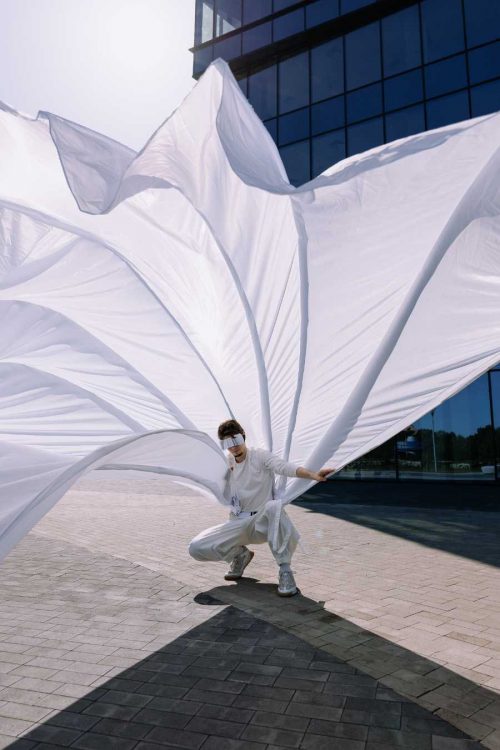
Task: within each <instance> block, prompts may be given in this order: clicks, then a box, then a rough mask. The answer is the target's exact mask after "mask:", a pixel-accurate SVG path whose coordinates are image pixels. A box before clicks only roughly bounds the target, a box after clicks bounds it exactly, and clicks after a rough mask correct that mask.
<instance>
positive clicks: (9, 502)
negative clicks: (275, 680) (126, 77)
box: [0, 60, 500, 556]
mask: <svg viewBox="0 0 500 750" xmlns="http://www.w3.org/2000/svg"><path fill="white" fill-rule="evenodd" d="M499 149H500V115H489V116H487V117H482V118H478V119H475V120H469V121H467V122H465V123H457V124H454V125H451V126H448V127H445V128H441V129H439V130H437V131H432V132H427V133H423V134H419V135H415V136H411V137H409V138H406V139H402V140H400V141H396V142H395V143H390V144H386V145H383V146H380V147H378V148H375V149H372V150H371V151H369V152H367V153H365V154H360V155H356V156H352V157H350V158H348V159H346V160H344V161H343V162H340V163H339V164H336V165H334V166H333V167H331V168H330V169H328V170H326V172H325V173H324V174H323V175H321V176H319V177H318V178H316V179H315V180H313V181H312V182H309V183H307V184H305V185H303V186H301V187H300V188H297V189H296V188H293V187H292V186H291V185H290V184H289V183H288V181H287V179H286V174H285V171H284V168H283V164H282V162H281V160H280V157H279V153H278V151H277V149H276V147H275V145H274V143H273V141H272V139H271V138H270V136H269V134H268V132H267V130H266V128H265V127H264V126H263V124H262V123H261V122H260V120H259V119H258V117H257V116H256V114H255V112H254V111H253V110H252V108H251V106H250V105H249V103H248V102H247V100H246V99H245V97H244V96H243V94H242V93H241V91H240V89H239V87H238V85H237V83H236V82H235V81H234V79H233V77H232V75H231V73H230V70H229V68H228V67H227V65H226V64H225V63H223V62H222V61H220V60H219V61H216V62H215V63H214V64H213V65H211V66H210V68H209V69H208V70H207V72H206V73H205V74H204V75H203V76H202V78H201V79H200V81H199V82H198V84H197V85H196V86H195V88H194V89H193V90H192V92H191V93H190V94H189V96H188V97H187V98H186V99H185V100H184V102H183V103H182V105H181V106H180V107H179V108H178V109H177V110H176V111H175V112H174V113H173V114H172V116H171V117H170V118H169V119H168V120H167V121H166V122H165V123H164V124H163V125H162V126H161V127H160V128H159V129H158V131H157V132H156V133H155V134H154V135H153V136H152V137H151V139H150V141H149V142H148V143H147V144H146V146H145V147H144V149H143V150H142V151H141V152H140V153H139V154H134V153H133V152H131V151H130V149H127V148H126V147H124V146H122V145H121V144H118V143H116V142H114V141H112V140H111V139H109V138H106V137H105V136H102V135H100V134H98V133H93V132H92V131H89V130H88V129H86V128H84V127H82V126H80V125H77V124H75V123H71V122H67V121H65V120H63V119H61V118H59V117H56V116H55V115H50V114H46V113H41V114H40V115H39V116H38V118H37V119H35V120H31V119H29V118H25V117H22V116H20V115H18V114H16V113H15V112H13V111H12V110H10V109H9V108H7V107H0V153H1V163H2V169H1V170H0V320H1V323H2V325H1V328H0V416H1V419H0V442H1V445H2V453H1V456H0V556H1V555H5V554H6V553H7V552H8V550H9V549H10V548H11V547H12V545H13V544H14V543H15V542H16V541H17V540H18V539H20V538H21V536H22V535H23V534H24V533H26V532H27V531H28V530H29V528H31V526H32V525H33V524H34V523H36V521H37V520H38V519H39V518H41V516H42V515H43V513H45V512H47V510H48V509H49V508H50V507H52V506H53V504H54V503H55V502H56V501H57V499H58V498H59V497H61V496H62V494H63V493H64V492H65V491H66V490H67V488H68V487H69V486H71V484H72V482H74V481H76V479H77V478H78V477H79V476H81V474H82V473H83V472H85V471H88V470H90V469H91V468H94V467H95V466H102V467H104V466H106V465H107V466H113V467H117V466H118V467H120V468H121V469H122V470H123V471H126V470H127V468H129V469H130V468H133V469H134V470H136V469H139V470H142V471H154V472H159V473H165V474H168V475H169V476H172V477H174V478H175V477H181V478H182V481H188V482H191V483H193V484H194V485H195V486H197V487H198V488H200V490H201V491H203V492H205V493H209V494H210V495H212V496H214V497H216V498H217V499H218V500H220V501H221V502H230V495H231V493H230V492H229V499H228V492H227V488H226V487H225V482H224V477H225V474H226V471H227V466H226V464H225V461H224V457H223V454H222V453H221V451H220V449H219V447H218V446H217V444H216V443H215V442H214V440H212V437H213V438H215V436H216V429H217V425H218V423H219V422H221V421H222V420H224V419H227V418H229V417H232V416H234V417H235V418H236V419H238V421H239V422H241V424H243V425H244V427H245V431H246V434H247V437H248V440H249V442H250V443H251V444H252V445H258V446H261V447H262V448H265V449H267V450H271V451H273V452H274V453H276V454H277V455H278V456H280V458H281V459H283V460H284V461H290V462H292V463H294V464H296V465H301V466H308V467H309V468H311V469H319V468H320V467H321V466H322V465H324V464H329V465H332V466H334V467H335V468H337V469H340V468H341V467H342V466H345V465H346V464H347V463H349V462H350V461H352V460H354V459H355V458H357V457H359V456H361V455H363V454H364V453H365V452H367V451H369V450H371V449H373V448H374V447H376V446H377V445H379V444H381V443H382V442H384V441H385V440H387V439H388V438H390V437H391V436H393V435H395V434H397V433H398V432H399V431H400V430H402V429H403V428H405V427H406V426H408V425H409V424H411V423H412V422H413V421H415V420H416V419H417V418H418V417H420V416H422V415H423V414H425V413H426V412H427V411H429V410H430V409H432V408H434V407H435V406H436V405H437V404H439V403H441V402H442V401H444V400H445V399H446V398H448V397H450V396H451V395H453V394H454V393H456V392H457V391H458V390H460V389H461V388H463V387H465V386H466V385H467V384H468V383H470V382H471V381H472V380H473V379H474V378H476V377H478V376H479V375H480V374H481V373H483V372H485V371H486V370H487V369H488V368H489V367H491V366H493V365H494V364H496V363H497V362H498V361H499V360H500V327H499V326H498V320H499V319H500V177H499V175H500V168H499V167H500V151H499ZM209 435H210V436H211V437H208V436H209ZM307 487H308V482H306V481H304V480H298V479H293V478H290V479H288V480H283V481H282V482H281V483H280V485H279V487H278V493H277V498H278V499H277V501H276V502H275V504H274V505H273V508H272V509H269V512H270V513H272V514H273V519H274V521H273V522H272V523H271V524H270V528H271V530H272V534H271V541H273V540H275V539H276V528H277V524H279V509H280V507H281V505H282V504H285V503H287V502H290V501H292V500H293V499H295V498H296V497H298V496H299V495H300V494H301V493H302V492H303V491H304V490H305V489H306V488H307ZM225 498H226V499H225ZM276 519H278V520H277V521H276Z"/></svg>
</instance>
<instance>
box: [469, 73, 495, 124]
mask: <svg viewBox="0 0 500 750" xmlns="http://www.w3.org/2000/svg"><path fill="white" fill-rule="evenodd" d="M470 93H471V99H472V117H479V116H480V115H489V114H490V112H498V110H500V79H498V78H497V80H496V81H490V82H489V83H483V84H482V85H481V86H473V87H472V88H471V92H470Z"/></svg>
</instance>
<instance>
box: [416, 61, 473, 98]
mask: <svg viewBox="0 0 500 750" xmlns="http://www.w3.org/2000/svg"><path fill="white" fill-rule="evenodd" d="M465 86H467V65H466V63H465V55H457V56H456V57H450V58H448V60H442V61H441V62H438V63H434V64H433V65H427V67H426V68H425V93H426V94H427V96H428V97H432V96H440V95H441V94H446V93H447V92H448V91H457V90H458V89H463V88H464V87H465Z"/></svg>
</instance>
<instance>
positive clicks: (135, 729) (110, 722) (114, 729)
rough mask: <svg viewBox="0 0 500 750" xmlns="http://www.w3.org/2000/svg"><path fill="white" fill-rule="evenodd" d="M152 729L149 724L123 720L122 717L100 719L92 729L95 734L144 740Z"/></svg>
mask: <svg viewBox="0 0 500 750" xmlns="http://www.w3.org/2000/svg"><path fill="white" fill-rule="evenodd" d="M150 730H151V726H150V725H149V724H140V723H138V722H137V721H122V720H120V719H100V720H99V721H98V723H97V724H95V726H94V727H93V729H92V732H93V733H95V734H105V735H108V734H109V735H112V736H116V737H126V738H128V739H135V740H142V739H143V738H144V737H145V736H146V735H147V733H148V732H149V731H150Z"/></svg>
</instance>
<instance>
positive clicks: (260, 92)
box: [248, 65, 277, 120]
mask: <svg viewBox="0 0 500 750" xmlns="http://www.w3.org/2000/svg"><path fill="white" fill-rule="evenodd" d="M276 92H277V89H276V65H271V67H269V68H264V70H259V72H258V73H254V74H253V75H250V76H248V98H249V100H250V103H251V104H252V106H253V108H254V109H255V111H256V112H257V114H258V115H259V117H260V118H261V120H268V119H269V118H270V117H275V116H276V96H277V93H276Z"/></svg>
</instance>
